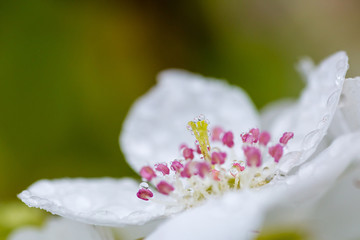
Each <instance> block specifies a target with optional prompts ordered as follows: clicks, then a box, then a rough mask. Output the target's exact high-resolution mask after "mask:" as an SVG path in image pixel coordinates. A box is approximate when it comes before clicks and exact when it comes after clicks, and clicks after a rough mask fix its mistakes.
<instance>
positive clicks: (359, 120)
mask: <svg viewBox="0 0 360 240" xmlns="http://www.w3.org/2000/svg"><path fill="white" fill-rule="evenodd" d="M359 129H360V77H357V78H352V79H345V82H344V88H343V90H342V93H341V98H340V103H339V107H338V110H337V111H336V114H335V116H334V121H333V122H332V124H331V125H330V132H331V134H332V135H333V136H338V135H340V134H343V133H349V132H352V131H357V130H359Z"/></svg>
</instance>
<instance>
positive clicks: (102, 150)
mask: <svg viewBox="0 0 360 240" xmlns="http://www.w3.org/2000/svg"><path fill="white" fill-rule="evenodd" d="M359 10H360V2H359V1H356V0H352V1H351V0H349V1H348V0H345V1H344V0H319V1H312V0H303V1H288V0H283V1H267V0H248V1H227V0H209V1H194V0H183V1H175V0H172V1H165V0H157V1H156V0H152V1H149V0H143V1H140V0H132V1H99V0H98V1H96V0H94V1H66V0H32V1H10V0H7V1H6V0H3V1H0V110H1V113H0V114H1V117H0V218H6V217H8V216H11V218H14V216H19V217H18V218H17V217H15V219H20V220H21V221H20V220H17V221H16V220H15V221H14V223H13V224H12V225H11V224H10V226H6V227H4V228H5V229H10V228H12V227H13V226H15V225H17V224H22V223H26V222H29V221H31V220H29V219H31V218H28V215H27V213H25V212H24V211H27V210H25V209H27V208H25V207H23V206H22V204H21V203H20V202H19V201H18V200H17V199H16V194H17V193H19V192H20V191H22V190H23V189H25V188H26V187H28V186H29V185H30V184H31V183H33V182H34V181H36V180H38V179H42V178H60V177H102V176H113V177H122V176H135V173H134V172H133V171H132V170H131V169H130V168H129V167H128V166H127V164H126V162H125V160H124V158H123V156H122V154H121V151H120V149H119V146H118V136H119V133H120V130H121V125H122V122H123V120H124V118H125V116H126V113H127V111H128V110H129V108H130V106H131V104H132V102H133V101H134V100H135V99H136V98H137V97H139V96H141V95H142V94H144V93H145V92H146V91H147V90H148V89H149V88H150V87H151V86H153V85H154V84H155V77H156V74H157V73H158V72H159V71H161V70H163V69H166V68H185V69H188V70H190V71H193V72H199V73H201V74H204V75H207V76H213V77H218V78H224V79H227V80H228V81H229V82H231V83H233V84H236V85H239V86H241V87H243V88H244V89H245V90H246V91H247V92H248V93H249V94H250V96H251V97H252V99H253V100H254V102H255V103H256V105H257V106H258V107H259V108H260V107H262V106H264V105H265V104H266V103H268V102H269V101H273V100H276V99H279V98H283V97H295V96H297V95H298V94H299V92H300V91H301V88H302V87H303V83H302V81H301V78H300V76H299V74H297V72H296V71H295V64H296V62H297V61H298V60H299V59H300V57H302V56H310V57H312V58H313V59H314V60H315V61H316V62H318V61H319V60H321V59H323V58H324V57H326V56H328V55H329V54H332V53H334V52H336V51H338V50H345V51H347V52H348V54H349V56H350V60H351V62H350V64H351V67H352V68H351V70H350V76H355V75H360V69H359V68H357V67H356V66H360V54H359V53H360V46H359V37H360V32H359V26H360V14H358V13H359ZM9 209H11V211H10V210H9ZM15 212H18V213H19V215H16V214H13V213H15ZM24 214H25V215H24ZM33 214H35V212H34V213H32V214H30V215H32V216H34V215H33ZM36 214H37V213H36ZM36 214H35V215H36ZM21 216H25V217H21ZM36 216H38V215H36ZM24 219H25V220H24ZM5 222H6V221H5ZM1 224H2V223H1V222H0V225H1Z"/></svg>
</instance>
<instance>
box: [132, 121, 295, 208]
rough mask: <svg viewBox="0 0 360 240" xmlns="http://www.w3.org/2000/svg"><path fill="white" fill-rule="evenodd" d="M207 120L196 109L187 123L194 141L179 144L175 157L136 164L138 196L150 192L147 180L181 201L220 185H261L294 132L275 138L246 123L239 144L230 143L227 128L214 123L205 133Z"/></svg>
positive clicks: (192, 201)
mask: <svg viewBox="0 0 360 240" xmlns="http://www.w3.org/2000/svg"><path fill="white" fill-rule="evenodd" d="M208 126H209V122H208V121H207V120H206V119H205V117H204V116H202V115H201V116H199V117H197V118H196V119H195V120H194V121H190V122H189V123H188V126H187V128H188V130H189V131H191V133H192V134H193V135H194V136H195V138H196V141H195V145H194V147H189V146H187V145H186V144H181V145H180V154H181V157H180V158H178V159H175V160H174V161H172V162H171V163H169V164H167V163H158V164H155V165H154V166H144V167H143V168H142V169H141V170H140V176H141V177H142V179H143V181H144V182H143V183H141V184H140V189H139V191H138V193H137V196H138V197H139V198H140V199H142V200H145V201H148V200H149V199H151V198H152V197H153V196H154V194H153V193H152V191H151V190H150V189H149V186H148V184H147V182H148V183H150V184H151V185H153V186H154V187H155V188H156V189H157V191H158V192H159V193H161V194H163V195H171V196H172V197H174V198H175V199H176V200H177V202H179V203H181V204H183V205H184V206H185V207H192V206H194V205H196V204H198V203H200V202H201V201H202V200H204V199H207V198H209V197H211V196H214V195H221V194H223V193H224V192H226V191H231V190H238V189H243V188H257V187H261V186H263V185H265V184H267V183H269V182H270V181H271V180H272V179H273V178H274V176H275V175H277V174H278V172H277V171H276V164H277V163H278V162H279V161H280V159H281V157H282V156H283V152H284V148H286V144H287V143H288V141H289V140H290V139H291V138H293V137H294V134H293V133H291V132H285V133H284V134H283V135H282V137H281V138H280V139H279V141H278V142H271V136H270V134H269V133H268V132H266V131H262V132H260V130H259V129H258V128H252V129H250V130H249V131H248V132H246V133H242V134H240V138H241V143H240V145H241V146H236V145H235V143H234V134H233V133H232V132H231V131H225V130H224V129H223V128H222V127H219V126H216V127H214V128H212V130H211V138H209V135H210V132H209V131H208ZM209 139H211V142H210V140H209ZM210 143H211V147H210ZM270 143H271V144H270ZM237 150H240V151H237Z"/></svg>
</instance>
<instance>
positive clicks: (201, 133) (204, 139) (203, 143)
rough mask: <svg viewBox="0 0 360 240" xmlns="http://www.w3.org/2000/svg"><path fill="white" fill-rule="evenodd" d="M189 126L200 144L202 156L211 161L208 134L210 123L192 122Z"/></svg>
mask: <svg viewBox="0 0 360 240" xmlns="http://www.w3.org/2000/svg"><path fill="white" fill-rule="evenodd" d="M188 125H189V126H190V127H191V131H192V132H193V133H194V135H195V138H196V140H197V141H198V142H199V146H200V151H201V154H202V155H203V156H204V158H205V159H207V160H209V159H210V154H209V151H210V142H209V134H208V125H209V124H208V123H207V122H206V121H205V120H200V121H197V122H193V121H190V122H188Z"/></svg>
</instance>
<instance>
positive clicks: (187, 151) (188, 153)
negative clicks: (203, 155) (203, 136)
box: [182, 147, 194, 160]
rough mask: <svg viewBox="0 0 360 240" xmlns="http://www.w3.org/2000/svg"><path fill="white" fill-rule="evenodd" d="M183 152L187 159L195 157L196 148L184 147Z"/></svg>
mask: <svg viewBox="0 0 360 240" xmlns="http://www.w3.org/2000/svg"><path fill="white" fill-rule="evenodd" d="M182 153H183V156H184V158H185V159H190V160H193V159H194V150H193V149H192V148H188V147H184V148H183V150H182Z"/></svg>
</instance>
